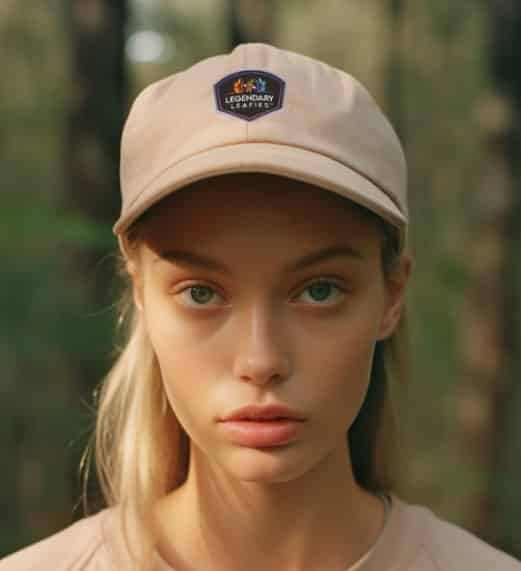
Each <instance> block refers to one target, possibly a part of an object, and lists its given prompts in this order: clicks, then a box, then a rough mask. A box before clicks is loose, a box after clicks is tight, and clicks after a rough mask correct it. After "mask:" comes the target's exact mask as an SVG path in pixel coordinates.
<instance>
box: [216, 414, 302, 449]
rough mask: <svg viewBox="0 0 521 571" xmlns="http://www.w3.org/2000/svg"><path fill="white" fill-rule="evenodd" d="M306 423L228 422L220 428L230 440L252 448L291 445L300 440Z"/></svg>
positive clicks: (223, 423) (285, 421)
mask: <svg viewBox="0 0 521 571" xmlns="http://www.w3.org/2000/svg"><path fill="white" fill-rule="evenodd" d="M304 425H305V422H303V421H301V420H291V419H289V420H288V419H287V420H226V421H224V422H221V424H220V426H221V429H222V430H223V433H224V434H225V435H226V437H227V438H228V439H230V440H231V441H232V442H234V443H235V444H239V445H241V446H247V447H250V448H266V447H273V446H281V445H283V444H289V443H290V442H293V441H295V440H296V439H298V437H299V435H300V433H301V431H302V429H303V428H304Z"/></svg>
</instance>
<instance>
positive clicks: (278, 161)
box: [113, 143, 407, 238]
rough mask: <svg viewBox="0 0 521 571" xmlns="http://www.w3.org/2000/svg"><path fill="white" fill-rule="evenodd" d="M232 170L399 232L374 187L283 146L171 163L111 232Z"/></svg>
mask: <svg viewBox="0 0 521 571" xmlns="http://www.w3.org/2000/svg"><path fill="white" fill-rule="evenodd" d="M235 172H259V173H269V174H274V175H280V176H284V177H287V178H291V179H294V180H299V181H302V182H306V183H309V184H313V185H316V186H319V187H322V188H324V189H327V190H331V191H333V192H336V193H337V194H339V195H341V196H344V197H345V198H349V199H351V200H353V201H354V202H357V203H358V204H360V205H362V206H365V207H366V208H368V209H369V210H371V211H373V212H375V213H376V214H378V215H379V216H381V217H382V218H384V219H385V220H387V221H388V222H390V223H391V224H393V225H395V226H398V227H400V229H402V230H404V229H405V226H406V224H407V218H406V215H404V214H403V213H402V212H401V211H400V209H399V208H398V207H397V206H396V204H395V203H394V202H393V201H392V200H391V198H389V196H388V195H387V194H386V193H385V192H384V191H383V190H382V189H381V188H380V187H378V186H377V185H376V184H374V183H373V182H371V181H370V180H368V179H367V178H365V177H364V176H362V175H361V174H359V173H358V172H356V171H355V170H353V169H351V168H349V167H347V166H346V165H344V164H342V163H340V162H338V161H335V160H334V159H331V158H329V157H326V156H324V155H322V154H319V153H315V152H313V151H310V150H308V149H304V148H300V147H292V146H289V145H277V144H273V143H241V144H237V145H228V146H224V147H216V148H213V149H210V150H208V151H205V152H204V153H199V154H197V155H193V156H191V157H189V158H187V159H185V160H183V161H182V162H178V163H175V164H172V165H171V166H170V167H168V168H167V169H165V170H164V171H162V172H161V173H160V174H159V176H157V177H156V178H155V179H153V180H152V181H151V182H150V184H149V185H148V186H147V187H146V188H145V189H144V190H143V191H142V192H141V193H140V194H139V195H138V196H137V198H136V199H135V200H134V202H132V203H131V204H129V205H126V207H125V208H124V211H123V214H122V216H121V217H120V218H119V220H118V221H117V222H116V224H115V225H114V227H113V231H114V233H115V234H121V233H123V232H124V231H125V230H126V229H127V228H128V227H129V226H130V224H132V222H133V221H134V220H136V219H137V218H138V217H139V216H140V215H141V214H142V213H143V212H145V211H146V210H148V209H149V208H150V207H151V206H152V205H154V204H155V203H157V202H158V201H160V200H161V199H162V198H164V197H165V196H167V195H169V194H171V193H172V192H174V191H175V190H178V189H180V188H182V187H184V186H186V185H187V184H190V183H193V182H196V181H198V180H202V179H205V178H209V177H212V176H218V175H223V174H228V173H235ZM400 234H403V232H400ZM402 238H403V237H402Z"/></svg>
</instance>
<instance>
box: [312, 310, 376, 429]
mask: <svg viewBox="0 0 521 571" xmlns="http://www.w3.org/2000/svg"><path fill="white" fill-rule="evenodd" d="M324 338H325V339H327V340H328V341H327V342H324V343H321V344H319V345H315V350H314V351H313V353H312V354H311V356H310V355H308V356H305V355H303V357H302V363H303V364H306V363H307V367H306V368H307V372H306V376H305V378H306V379H307V380H308V382H309V383H312V384H313V387H312V388H311V392H312V393H313V397H312V398H313V401H314V403H315V404H316V406H317V408H318V409H320V410H321V411H322V412H323V418H324V419H325V421H326V422H328V423H331V424H333V423H338V422H340V423H342V425H343V427H344V428H346V429H347V428H349V426H350V425H351V423H352V422H353V421H354V419H355V417H356V415H357V414H358V411H359V410H360V407H361V406H362V403H363V401H364V398H365V394H366V391H367V387H368V385H369V380H370V375H371V368H372V361H373V354H374V346H375V340H376V321H375V320H374V319H370V318H368V314H367V313H364V314H362V313H360V317H357V316H354V315H353V316H352V319H347V320H346V321H345V322H344V323H342V324H341V326H339V327H338V328H337V329H336V330H335V334H334V335H331V331H330V332H329V333H328V334H326V335H325V336H324ZM308 373H309V374H308ZM315 383H316V384H315Z"/></svg>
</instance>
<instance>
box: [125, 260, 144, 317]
mask: <svg viewBox="0 0 521 571" xmlns="http://www.w3.org/2000/svg"><path fill="white" fill-rule="evenodd" d="M126 264H127V272H128V274H129V275H130V277H131V279H132V297H133V298H134V303H135V304H136V307H137V308H138V310H139V311H140V312H143V278H142V272H139V271H138V268H137V263H136V262H135V261H134V260H131V259H127V262H126Z"/></svg>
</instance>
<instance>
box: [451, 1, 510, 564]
mask: <svg viewBox="0 0 521 571" xmlns="http://www.w3.org/2000/svg"><path fill="white" fill-rule="evenodd" d="M490 9H491V19H490V21H491V22H492V25H491V32H492V45H491V74H492V79H493V83H494V85H493V88H494V90H495V91H496V94H495V95H494V96H489V97H488V98H486V99H485V100H484V105H483V113H482V118H483V126H484V128H485V166H484V173H483V178H482V184H481V186H480V188H478V189H476V190H475V191H474V192H473V204H472V205H471V208H469V210H470V211H471V212H473V213H474V216H475V228H476V231H475V235H474V236H473V240H472V244H471V248H472V251H471V252H470V254H471V255H470V256H469V259H470V264H471V265H470V268H469V269H470V277H471V284H472V285H471V288H470V292H469V295H468V305H467V311H466V316H465V318H464V319H463V324H464V328H465V329H464V332H463V334H464V342H465V343H464V350H465V353H464V356H465V364H464V371H463V372H464V376H463V383H462V387H461V388H462V394H461V398H460V417H459V418H460V421H461V428H462V433H463V438H464V449H465V451H466V454H467V457H468V460H469V462H470V463H471V465H473V467H474V471H475V474H476V475H477V480H476V483H475V484H474V485H473V486H472V491H471V493H470V496H469V502H470V513H471V520H472V527H473V529H474V530H475V531H476V532H477V533H478V534H479V535H480V536H481V537H483V538H485V539H486V540H488V541H490V542H492V543H494V544H495V545H497V546H498V547H500V548H502V549H505V550H506V551H509V552H510V553H515V550H516V549H517V555H518V556H519V555H520V552H519V549H520V546H519V537H518V531H517V522H518V521H519V514H520V513H521V512H520V510H521V501H520V500H519V499H518V498H519V492H518V490H517V485H518V480H519V468H520V466H521V463H520V460H519V458H520V456H519V452H520V451H521V450H520V446H519V444H517V450H516V452H517V454H513V451H514V450H515V448H513V446H515V445H516V443H517V442H518V440H519V438H518V436H517V435H518V434H519V429H520V427H521V425H520V423H519V421H518V420H517V418H518V417H519V407H520V406H521V391H520V389H519V388H518V386H519V379H518V377H519V373H520V371H521V368H520V363H519V357H518V355H519V351H520V349H521V343H520V335H519V333H520V316H521V307H520V299H519V291H520V280H519V254H520V251H521V250H520V248H521V244H520V228H521V202H520V200H521V199H520V192H521V177H520V171H519V168H520V154H519V153H520V149H521V146H520V145H521V122H520V112H521V76H520V74H519V69H520V65H521V54H519V51H517V52H516V51H515V46H516V44H517V39H518V38H519V34H520V33H521V5H519V3H518V2H517V1H516V0H510V1H501V2H494V3H491V7H490ZM516 411H517V412H516ZM516 425H517V426H516ZM514 431H515V432H514ZM516 470H517V478H516V477H515V472H516ZM514 482H515V484H514ZM514 536H516V537H514Z"/></svg>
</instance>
